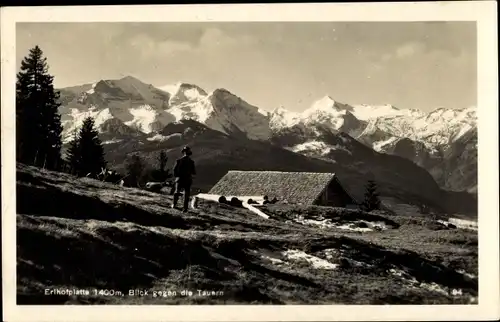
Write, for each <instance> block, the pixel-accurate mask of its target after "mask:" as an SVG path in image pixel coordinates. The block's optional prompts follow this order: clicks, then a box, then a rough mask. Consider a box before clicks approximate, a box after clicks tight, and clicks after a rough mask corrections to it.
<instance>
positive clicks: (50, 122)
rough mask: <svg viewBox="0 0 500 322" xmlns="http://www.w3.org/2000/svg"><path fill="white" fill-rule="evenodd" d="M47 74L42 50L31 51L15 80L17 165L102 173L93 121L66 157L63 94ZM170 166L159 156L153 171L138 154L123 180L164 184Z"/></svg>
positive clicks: (101, 154) (130, 160) (76, 136)
mask: <svg viewBox="0 0 500 322" xmlns="http://www.w3.org/2000/svg"><path fill="white" fill-rule="evenodd" d="M48 69H49V66H48V64H47V59H46V58H45V57H44V56H43V51H42V50H41V49H40V47H39V46H35V47H34V48H32V49H30V51H29V53H28V56H27V57H25V58H24V59H23V60H22V62H21V67H20V71H19V72H18V74H17V81H16V161H18V162H21V163H24V164H27V165H33V166H37V167H42V168H46V169H49V170H55V171H65V172H69V173H71V174H73V175H76V176H85V175H87V174H89V173H92V174H97V173H100V172H101V169H102V168H106V167H107V162H106V160H105V153H104V148H103V145H102V142H101V140H100V139H99V132H98V131H97V129H96V128H95V122H94V119H93V118H92V117H87V118H86V119H85V120H84V121H83V124H82V126H81V128H80V129H79V130H75V132H74V134H73V139H72V140H71V142H70V143H69V148H68V151H67V153H66V157H65V158H63V157H62V130H63V128H62V125H61V115H60V114H59V111H58V110H59V107H60V105H61V104H60V102H59V97H60V94H59V92H58V91H56V90H55V89H54V85H53V81H54V77H53V76H52V75H50V74H49V72H48ZM167 161H168V158H167V154H166V152H165V151H160V152H159V155H158V158H157V162H158V168H157V169H149V168H148V167H147V166H146V163H145V162H144V160H143V159H142V158H141V157H140V156H139V155H138V154H135V155H132V156H131V157H129V158H128V159H127V160H126V166H125V171H126V175H124V177H125V178H127V181H128V183H129V185H130V186H140V185H141V184H142V183H144V182H145V181H147V180H154V181H164V180H166V179H167V178H168V177H169V171H168V170H166V169H165V168H166V165H167Z"/></svg>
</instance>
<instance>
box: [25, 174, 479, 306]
mask: <svg viewBox="0 0 500 322" xmlns="http://www.w3.org/2000/svg"><path fill="white" fill-rule="evenodd" d="M170 202H171V198H170V196H166V195H160V194H155V193H149V192H145V191H141V190H138V189H132V188H122V187H119V186H115V185H111V184H106V183H101V182H98V181H95V180H92V179H87V178H81V179H76V178H74V177H72V176H69V175H66V174H60V173H55V172H49V171H44V170H40V169H36V168H32V167H27V166H24V165H18V166H17V203H18V204H17V213H18V215H17V294H18V295H17V301H18V304H241V303H246V304H328V303H331V304H396V303H400V304H473V303H477V294H478V281H477V271H478V260H477V258H478V257H477V232H476V231H475V230H474V226H472V227H465V225H463V223H460V222H458V223H457V222H454V223H455V224H454V225H450V224H447V218H437V217H436V216H429V215H426V216H424V215H418V214H415V215H408V214H404V215H401V214H400V215H398V214H388V213H385V212H377V213H364V212H360V211H354V210H345V209H336V208H324V207H292V206H278V205H273V206H269V207H265V208H263V210H264V211H265V212H266V213H268V214H269V215H270V216H271V218H270V219H267V220H266V219H263V218H261V217H259V216H257V215H255V214H253V213H251V212H249V211H247V210H245V209H237V208H232V207H230V206H226V205H219V204H215V203H210V202H201V203H199V204H198V209H196V210H192V211H190V212H189V213H188V214H183V213H181V212H178V211H176V210H172V209H170V208H169V205H170ZM452 222H453V221H452ZM66 290H70V291H73V294H71V295H68V294H67V293H64V292H67V291H66ZM81 290H83V291H81ZM132 290H141V291H143V292H144V291H147V292H148V293H147V295H146V294H144V293H143V296H140V295H138V294H140V292H137V291H135V293H134V294H135V295H131V291H132ZM84 291H88V294H77V293H79V292H84ZM132 292H133V291H132Z"/></svg>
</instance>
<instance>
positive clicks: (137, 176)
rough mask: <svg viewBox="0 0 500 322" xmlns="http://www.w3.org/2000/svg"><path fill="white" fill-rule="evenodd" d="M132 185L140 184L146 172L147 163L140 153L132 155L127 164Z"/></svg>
mask: <svg viewBox="0 0 500 322" xmlns="http://www.w3.org/2000/svg"><path fill="white" fill-rule="evenodd" d="M125 167H126V170H127V177H128V180H129V182H130V186H139V181H140V180H141V178H142V175H143V173H144V169H145V164H144V162H143V160H142V159H141V157H140V156H139V155H138V154H134V155H132V157H131V158H130V159H129V160H127V163H126V165H125Z"/></svg>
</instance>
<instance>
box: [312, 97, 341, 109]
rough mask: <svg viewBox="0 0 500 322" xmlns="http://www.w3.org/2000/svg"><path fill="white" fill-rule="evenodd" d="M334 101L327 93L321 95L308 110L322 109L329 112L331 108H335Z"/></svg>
mask: <svg viewBox="0 0 500 322" xmlns="http://www.w3.org/2000/svg"><path fill="white" fill-rule="evenodd" d="M335 105H336V102H335V100H334V99H333V98H331V97H330V96H329V95H326V96H324V97H322V98H321V99H319V100H317V101H316V102H314V103H313V105H312V106H311V107H310V108H309V109H308V110H309V111H310V112H315V111H324V112H331V110H332V109H335V107H336V106H335Z"/></svg>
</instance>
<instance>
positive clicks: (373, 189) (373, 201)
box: [361, 180, 380, 211]
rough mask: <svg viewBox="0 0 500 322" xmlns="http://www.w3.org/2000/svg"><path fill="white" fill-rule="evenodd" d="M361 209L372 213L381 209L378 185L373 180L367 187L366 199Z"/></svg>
mask: <svg viewBox="0 0 500 322" xmlns="http://www.w3.org/2000/svg"><path fill="white" fill-rule="evenodd" d="M361 209H363V210H364V211H372V210H377V209H380V199H379V198H378V193H377V184H376V183H375V181H373V180H369V181H368V184H367V185H366V191H365V199H364V201H363V203H362V204H361Z"/></svg>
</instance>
